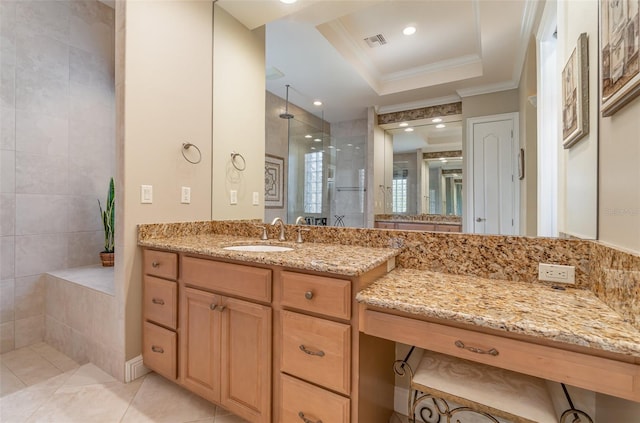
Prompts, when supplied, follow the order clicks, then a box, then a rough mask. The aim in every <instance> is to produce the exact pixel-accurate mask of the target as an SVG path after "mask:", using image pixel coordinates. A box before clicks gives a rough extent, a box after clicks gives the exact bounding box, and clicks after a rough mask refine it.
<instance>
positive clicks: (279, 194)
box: [264, 154, 285, 209]
mask: <svg viewBox="0 0 640 423" xmlns="http://www.w3.org/2000/svg"><path fill="white" fill-rule="evenodd" d="M284 178H285V174H284V159H283V158H282V157H278V156H272V155H270V154H266V155H265V158H264V206H265V208H268V209H282V208H284Z"/></svg>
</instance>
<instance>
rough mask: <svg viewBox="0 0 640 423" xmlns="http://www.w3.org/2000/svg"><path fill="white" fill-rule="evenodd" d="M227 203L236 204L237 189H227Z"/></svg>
mask: <svg viewBox="0 0 640 423" xmlns="http://www.w3.org/2000/svg"><path fill="white" fill-rule="evenodd" d="M229 203H231V204H238V191H236V190H235V189H232V190H231V191H229Z"/></svg>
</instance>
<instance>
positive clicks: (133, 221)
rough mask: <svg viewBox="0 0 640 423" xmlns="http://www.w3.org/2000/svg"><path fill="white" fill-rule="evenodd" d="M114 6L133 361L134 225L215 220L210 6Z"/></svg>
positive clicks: (120, 274)
mask: <svg viewBox="0 0 640 423" xmlns="http://www.w3.org/2000/svg"><path fill="white" fill-rule="evenodd" d="M117 7H118V9H117V11H116V16H117V23H116V28H117V33H118V34H117V37H118V38H117V43H118V51H119V57H118V58H117V61H118V63H117V65H118V66H117V69H118V70H117V78H116V92H117V101H118V106H117V109H118V110H119V113H120V114H119V116H118V130H117V138H118V140H117V142H118V163H119V169H118V178H116V180H117V181H118V197H119V198H120V199H121V200H120V202H118V203H117V204H118V212H117V221H118V224H119V226H120V227H121V228H122V231H121V232H120V231H119V235H120V236H119V237H118V239H117V245H116V257H117V259H116V263H117V264H116V281H118V283H117V284H116V295H117V297H118V299H119V302H120V304H124V307H125V309H124V310H121V313H122V311H124V321H125V322H126V325H125V359H131V358H132V357H135V356H137V355H138V354H140V349H141V324H142V323H141V317H142V316H141V310H140V308H141V273H140V269H141V266H142V263H141V253H140V250H139V249H138V248H137V232H136V225H137V224H139V223H151V222H169V221H171V222H175V221H190V220H206V219H209V218H210V217H211V104H212V101H211V93H212V87H211V72H212V66H211V63H212V44H211V31H212V18H211V14H212V10H211V9H212V3H210V2H201V1H180V2H177V1H165V2H144V1H127V2H126V3H125V2H117ZM187 141H188V142H191V143H193V144H195V145H197V146H198V147H199V148H200V151H201V152H202V161H201V162H200V163H199V164H197V165H193V164H190V163H188V162H187V161H186V160H185V159H184V158H183V157H182V154H181V148H182V143H183V142H187ZM142 184H146V185H153V204H141V203H140V185H142ZM181 186H189V187H191V204H181V203H180V187H181ZM120 281H122V282H123V283H121V282H120ZM122 317H123V316H122V314H121V315H120V318H122Z"/></svg>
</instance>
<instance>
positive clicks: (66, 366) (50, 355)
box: [29, 342, 80, 372]
mask: <svg viewBox="0 0 640 423" xmlns="http://www.w3.org/2000/svg"><path fill="white" fill-rule="evenodd" d="M29 348H31V349H32V350H33V351H35V352H37V353H38V354H40V355H41V356H42V357H43V358H44V359H45V360H47V361H48V362H49V363H51V364H53V365H54V366H55V367H56V368H58V369H60V371H62V372H68V371H69V370H73V369H77V368H78V367H80V364H78V363H76V362H75V361H73V360H72V359H71V358H69V357H67V356H66V355H64V354H63V353H61V352H60V351H58V350H56V349H55V348H53V347H52V346H50V345H49V344H46V343H44V342H40V343H38V344H35V345H31V346H30V347H29Z"/></svg>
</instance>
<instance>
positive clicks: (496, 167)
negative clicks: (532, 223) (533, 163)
mask: <svg viewBox="0 0 640 423" xmlns="http://www.w3.org/2000/svg"><path fill="white" fill-rule="evenodd" d="M494 118H495V119H491V118H487V119H477V120H476V121H475V122H472V125H471V127H472V132H471V137H472V138H471V140H472V145H471V147H472V148H471V149H470V150H471V151H470V153H471V154H470V155H471V157H469V160H470V163H471V166H472V175H473V183H472V187H473V204H472V205H471V207H470V210H471V211H472V215H471V216H470V217H471V219H472V221H471V222H469V226H468V227H469V228H473V232H474V233H480V234H500V235H517V234H518V233H519V216H518V214H519V202H520V201H519V181H518V179H517V155H518V143H517V139H516V137H514V133H515V130H516V128H517V115H514V114H509V115H505V116H503V117H494Z"/></svg>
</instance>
